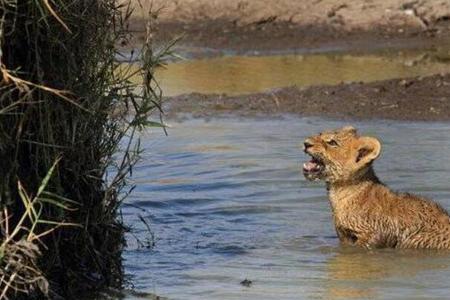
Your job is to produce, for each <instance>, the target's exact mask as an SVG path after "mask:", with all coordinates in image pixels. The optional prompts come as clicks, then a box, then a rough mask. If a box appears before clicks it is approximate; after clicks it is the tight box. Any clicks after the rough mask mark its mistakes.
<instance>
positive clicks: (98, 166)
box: [0, 0, 170, 299]
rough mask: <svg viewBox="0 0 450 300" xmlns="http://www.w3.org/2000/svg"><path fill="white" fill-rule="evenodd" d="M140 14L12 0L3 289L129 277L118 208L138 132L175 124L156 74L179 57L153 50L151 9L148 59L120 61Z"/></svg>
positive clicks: (51, 291)
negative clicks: (163, 114) (165, 111)
mask: <svg viewBox="0 0 450 300" xmlns="http://www.w3.org/2000/svg"><path fill="white" fill-rule="evenodd" d="M130 14H131V7H130V6H129V4H123V3H122V4H120V3H119V2H118V1H116V0H86V1H74V0H55V1H48V0H24V1H19V0H0V80H1V82H0V90H1V91H0V267H1V268H0V298H10V299H11V298H19V297H24V298H27V299H29V298H31V297H42V296H46V297H51V298H58V297H61V298H73V297H75V296H76V295H77V294H79V293H80V292H88V291H92V290H96V289H99V288H102V287H106V286H113V287H120V286H121V285H122V264H121V250H122V247H123V244H124V240H123V232H124V229H125V228H124V226H123V224H122V223H121V222H120V220H119V219H118V207H119V205H120V203H121V201H122V200H123V198H124V197H126V195H127V194H128V193H129V192H130V191H131V190H132V188H131V187H130V186H129V185H128V184H127V178H128V175H129V174H130V173H131V170H132V167H133V165H134V164H135V163H136V161H137V160H138V159H139V154H140V152H141V149H140V144H139V139H138V137H137V136H136V130H139V129H141V128H143V127H145V126H161V127H163V125H162V124H161V123H160V122H153V121H149V117H150V114H152V113H154V112H158V111H160V100H161V97H162V96H161V91H160V89H159V87H158V85H157V83H156V82H155V80H154V77H153V74H154V73H153V72H154V69H155V68H156V67H157V66H159V65H160V64H161V63H163V61H164V59H165V58H166V56H167V55H170V52H169V51H168V49H163V50H162V51H161V52H158V53H154V52H153V51H152V32H153V30H154V24H155V21H156V14H155V13H154V12H153V11H151V12H150V13H149V16H148V17H149V22H148V24H147V26H146V30H147V40H146V41H145V43H144V46H143V48H142V51H141V52H140V55H139V57H140V58H141V59H142V63H141V64H140V65H141V68H138V69H137V70H136V68H133V69H131V68H124V67H123V66H122V65H121V63H120V62H118V59H117V58H118V56H119V55H120V54H119V53H118V51H117V47H116V45H118V44H119V43H122V42H124V41H126V40H127V39H128V33H127V30H126V29H127V20H128V18H129V16H130ZM132 59H134V58H132ZM136 73H139V74H140V75H141V76H142V77H143V78H144V84H143V85H137V84H136V83H132V82H131V80H130V78H131V77H133V76H136ZM156 116H158V114H156Z"/></svg>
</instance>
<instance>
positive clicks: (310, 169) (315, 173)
mask: <svg viewBox="0 0 450 300" xmlns="http://www.w3.org/2000/svg"><path fill="white" fill-rule="evenodd" d="M313 146H314V144H313V143H312V142H311V141H310V140H308V139H306V140H305V143H304V148H303V149H304V151H305V153H306V154H308V155H310V156H311V160H310V161H308V162H305V163H304V164H303V175H304V176H305V178H306V179H308V180H318V179H320V178H321V177H322V175H323V171H324V170H325V164H324V162H323V160H322V159H321V158H320V157H319V156H317V155H315V154H314V153H311V152H310V151H311V148H312V147H313Z"/></svg>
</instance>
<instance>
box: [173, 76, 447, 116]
mask: <svg viewBox="0 0 450 300" xmlns="http://www.w3.org/2000/svg"><path fill="white" fill-rule="evenodd" d="M166 105H167V108H166V111H167V114H168V116H169V117H170V118H175V117H177V116H178V117H179V116H182V115H183V114H184V113H186V114H189V115H192V116H193V117H204V118H205V117H206V118H207V117H213V116H218V115H221V116H226V115H230V114H233V115H238V116H250V117H258V116H268V115H270V116H279V115H283V114H296V115H301V116H321V117H328V118H339V119H357V120H362V119H395V120H408V121H450V75H448V74H447V75H444V74H443V75H434V76H429V77H424V78H420V77H419V78H410V79H395V80H386V81H379V82H373V83H347V84H339V85H336V86H313V87H308V88H298V87H287V88H280V89H277V90H273V91H271V92H266V93H259V94H251V95H241V96H226V95H204V94H188V95H181V96H177V97H172V98H169V99H168V100H167V103H166Z"/></svg>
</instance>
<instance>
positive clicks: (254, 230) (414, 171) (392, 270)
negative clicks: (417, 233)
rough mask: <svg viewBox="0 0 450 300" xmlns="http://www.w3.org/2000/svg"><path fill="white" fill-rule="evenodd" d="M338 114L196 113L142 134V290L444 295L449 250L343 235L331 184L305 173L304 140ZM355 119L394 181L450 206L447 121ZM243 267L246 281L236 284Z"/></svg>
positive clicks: (207, 295)
mask: <svg viewBox="0 0 450 300" xmlns="http://www.w3.org/2000/svg"><path fill="white" fill-rule="evenodd" d="M342 125H344V124H342V123H341V122H337V121H329V120H323V119H312V118H295V117H288V116H286V117H285V118H280V119H213V120H211V121H209V122H207V121H204V120H188V121H184V122H181V123H173V124H172V126H173V127H172V128H171V129H170V130H169V136H167V137H166V136H164V135H163V134H162V132H160V131H158V130H154V131H153V130H152V131H151V132H147V133H145V134H144V135H143V143H144V146H145V147H146V148H147V149H148V150H147V151H146V152H145V156H144V160H143V162H142V163H141V164H140V165H139V167H137V168H136V169H135V170H134V177H133V178H134V181H135V183H136V184H137V188H136V190H135V192H134V193H133V194H132V196H131V197H130V198H129V199H128V204H125V205H124V207H123V217H124V219H125V221H126V222H127V223H128V224H132V225H133V227H134V228H135V235H136V237H137V238H138V239H140V240H141V241H142V242H144V245H140V244H139V243H138V242H137V241H136V238H135V237H133V236H132V235H128V236H127V240H128V244H129V247H128V248H127V249H126V251H125V253H124V260H125V261H124V263H125V270H126V273H127V274H128V275H127V276H128V279H129V280H131V281H132V282H133V285H134V288H135V290H136V291H139V292H145V293H151V294H156V295H159V296H161V297H164V298H163V299H165V297H167V298H168V299H193V300H194V299H205V300H206V299H223V300H226V299H230V300H231V299H255V300H261V299H367V298H370V299H423V298H426V299H446V298H448V295H449V293H450V285H449V283H448V278H449V277H450V253H449V254H445V253H436V252H426V251H394V250H378V251H367V250H361V249H357V248H343V247H342V246H340V245H339V243H338V240H337V238H336V234H335V231H334V228H333V224H332V219H331V213H330V209H329V205H328V201H327V197H326V191H325V188H324V186H323V184H320V183H311V182H308V181H306V180H305V179H304V178H303V176H302V175H301V174H300V165H301V163H302V161H304V160H306V159H308V158H307V157H306V156H305V155H304V154H303V153H302V152H301V151H300V149H299V145H300V142H301V141H302V140H303V139H304V138H305V137H306V136H308V135H310V134H313V133H316V132H319V131H321V130H323V129H327V128H335V127H339V126H342ZM353 125H355V126H357V127H358V128H359V129H360V131H361V132H363V133H366V134H372V135H375V136H378V137H380V138H381V140H382V142H383V153H382V155H381V157H380V159H379V160H378V161H377V162H376V170H377V172H378V174H379V176H380V177H381V178H382V179H383V180H384V181H385V182H386V183H387V184H389V185H390V186H391V187H392V188H394V189H396V190H407V191H410V192H414V193H419V194H421V195H424V196H427V197H431V198H433V199H435V200H436V201H438V202H440V203H441V204H442V205H443V206H444V207H445V208H447V209H450V184H449V183H450V156H449V155H448V149H450V124H441V123H402V122H390V121H389V122H388V121H377V122H359V123H357V122H355V123H353ZM139 215H141V216H142V217H143V218H144V219H145V220H146V222H147V223H148V225H149V226H150V227H151V229H152V232H153V234H154V237H152V235H150V234H149V232H148V230H147V229H146V226H145V224H144V223H143V222H141V221H140V220H139V217H138V216H139ZM153 239H154V241H155V246H154V247H153V248H152V249H148V248H146V247H145V245H148V244H149V243H150V242H151V241H152V240H153ZM246 278H247V279H249V280H251V281H252V282H253V284H252V285H251V286H250V287H244V286H242V285H240V282H241V281H242V280H244V279H246ZM143 298H144V297H137V296H132V295H130V296H128V297H126V299H143ZM145 299H152V298H150V296H146V297H145Z"/></svg>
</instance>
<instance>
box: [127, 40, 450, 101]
mask: <svg viewBox="0 0 450 300" xmlns="http://www.w3.org/2000/svg"><path fill="white" fill-rule="evenodd" d="M449 63H450V51H449V49H448V48H444V49H435V50H429V51H423V50H417V51H414V50H408V51H406V50H405V51H404V52H398V51H388V52H380V53H372V54H348V53H334V54H326V53H324V54H307V55H271V56H225V57H217V58H208V59H198V60H187V61H181V62H177V63H171V64H169V65H168V66H167V68H165V69H159V71H158V72H157V78H158V79H159V80H160V83H161V86H162V90H163V91H164V93H165V95H167V96H174V95H179V94H184V93H191V92H200V93H205V94H210V93H226V94H229V95H236V94H246V93H255V92H263V91H266V90H269V89H273V88H278V87H285V86H291V85H297V86H311V85H322V84H331V85H333V84H338V83H341V82H352V81H353V82H354V81H357V82H360V81H362V82H371V81H377V80H384V79H393V78H404V77H413V76H425V75H432V74H437V73H445V72H449V71H450V64H449ZM136 80H138V79H137V78H136Z"/></svg>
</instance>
